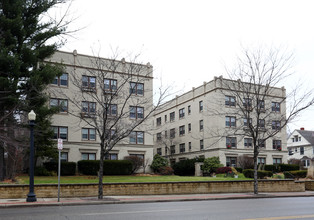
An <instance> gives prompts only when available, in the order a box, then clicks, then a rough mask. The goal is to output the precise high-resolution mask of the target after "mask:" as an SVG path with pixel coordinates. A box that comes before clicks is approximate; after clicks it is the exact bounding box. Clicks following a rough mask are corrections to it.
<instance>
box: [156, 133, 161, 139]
mask: <svg viewBox="0 0 314 220" xmlns="http://www.w3.org/2000/svg"><path fill="white" fill-rule="evenodd" d="M156 137H157V141H161V133H157V134H156Z"/></svg>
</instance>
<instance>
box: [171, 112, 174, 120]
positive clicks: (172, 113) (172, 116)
mask: <svg viewBox="0 0 314 220" xmlns="http://www.w3.org/2000/svg"><path fill="white" fill-rule="evenodd" d="M174 119H175V113H174V112H171V113H170V121H174Z"/></svg>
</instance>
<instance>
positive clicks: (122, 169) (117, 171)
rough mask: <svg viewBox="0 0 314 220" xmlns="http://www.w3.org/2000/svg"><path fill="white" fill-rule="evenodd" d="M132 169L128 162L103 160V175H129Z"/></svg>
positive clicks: (130, 163)
mask: <svg viewBox="0 0 314 220" xmlns="http://www.w3.org/2000/svg"><path fill="white" fill-rule="evenodd" d="M132 168H133V164H132V162H131V161H129V160H104V175H130V174H132Z"/></svg>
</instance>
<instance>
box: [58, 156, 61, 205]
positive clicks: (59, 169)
mask: <svg viewBox="0 0 314 220" xmlns="http://www.w3.org/2000/svg"><path fill="white" fill-rule="evenodd" d="M60 158H61V150H59V160H58V202H60V171H61V159H60Z"/></svg>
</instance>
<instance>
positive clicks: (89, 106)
mask: <svg viewBox="0 0 314 220" xmlns="http://www.w3.org/2000/svg"><path fill="white" fill-rule="evenodd" d="M82 112H83V113H87V114H95V113H96V102H86V101H84V102H82Z"/></svg>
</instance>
